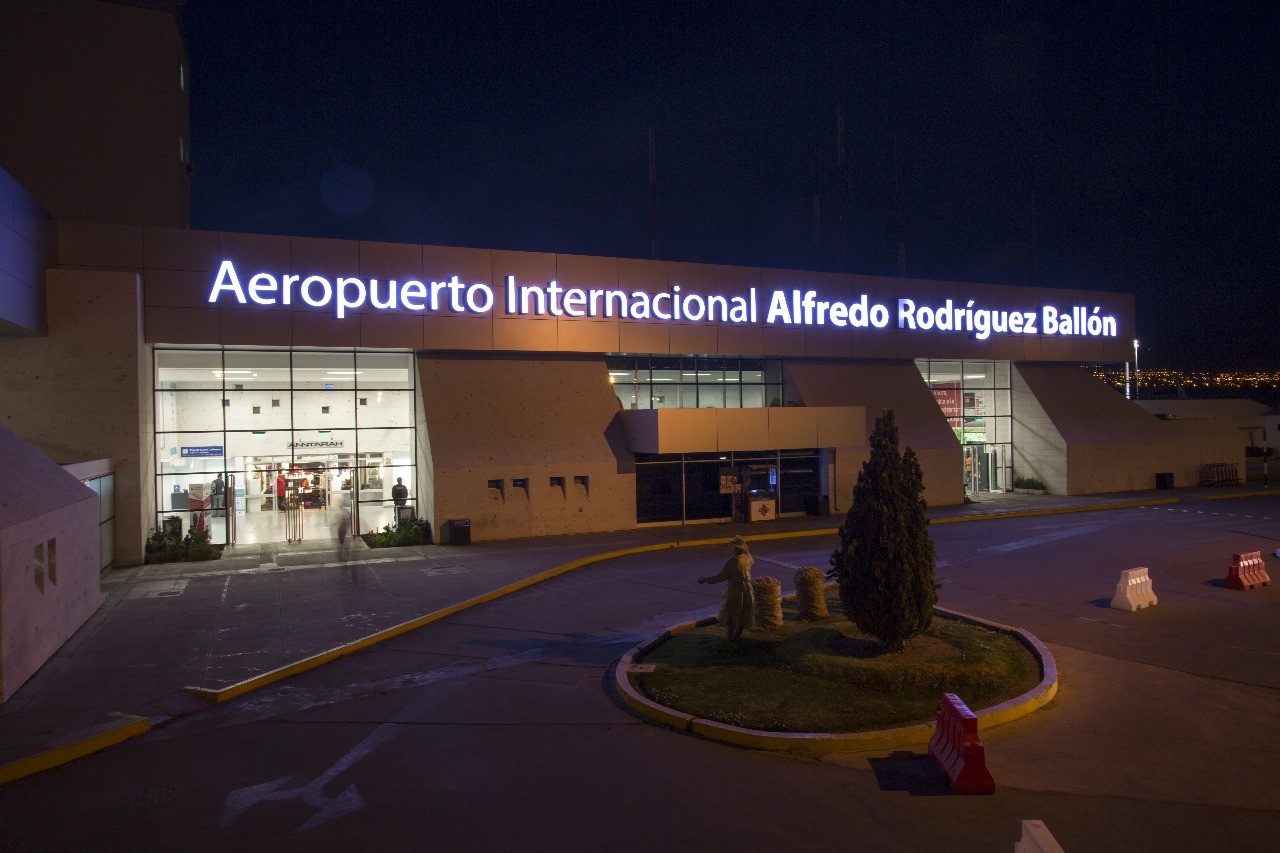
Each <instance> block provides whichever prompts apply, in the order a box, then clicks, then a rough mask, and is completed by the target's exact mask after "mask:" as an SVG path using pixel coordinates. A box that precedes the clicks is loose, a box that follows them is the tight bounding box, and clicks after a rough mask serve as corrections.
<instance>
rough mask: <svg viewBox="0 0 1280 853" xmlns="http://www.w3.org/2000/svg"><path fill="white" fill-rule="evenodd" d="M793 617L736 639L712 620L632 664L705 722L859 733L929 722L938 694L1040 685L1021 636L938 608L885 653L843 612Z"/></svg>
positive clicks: (643, 684)
mask: <svg viewBox="0 0 1280 853" xmlns="http://www.w3.org/2000/svg"><path fill="white" fill-rule="evenodd" d="M828 606H829V607H830V609H831V611H832V614H833V615H832V616H830V617H828V618H826V619H819V620H816V621H812V622H801V621H799V620H798V619H797V613H796V609H795V604H794V602H788V603H787V604H786V605H784V607H783V625H782V628H781V629H780V630H778V631H747V632H746V633H744V634H743V635H742V639H741V640H739V641H738V642H737V643H735V644H732V645H731V644H728V643H726V642H725V641H724V629H723V628H721V627H720V626H719V625H711V626H707V627H704V628H697V629H694V630H692V631H688V632H686V633H683V634H680V635H678V636H675V637H672V638H670V639H669V640H667V641H666V642H665V643H663V644H662V645H660V646H658V647H657V648H656V649H653V650H652V651H651V652H649V653H648V654H647V655H645V656H644V658H643V659H642V660H640V661H637V663H646V664H654V665H655V669H654V671H653V672H651V673H644V674H639V675H637V676H635V678H636V679H637V681H638V683H639V686H640V688H641V689H642V690H643V691H644V692H645V693H646V694H648V696H649V697H650V698H651V699H653V700H654V701H656V702H660V703H661V704H663V705H666V706H668V707H670V708H675V709H676V710H679V711H683V712H684V713H687V714H693V715H694V716H696V717H701V718H703V719H707V720H714V721H716V722H720V723H728V724H730V725H734V726H742V727H744V728H749V729H760V730H763V731H775V732H836V733H839V732H860V731H871V730H875V729H883V728H890V727H893V726H902V725H909V724H911V723H919V722H925V721H927V720H932V719H933V717H934V715H935V714H936V713H937V711H938V703H939V702H940V701H941V694H942V693H956V694H959V696H960V698H961V699H963V700H964V701H965V703H966V704H967V705H968V706H969V707H970V708H972V709H974V710H975V711H976V710H978V709H981V708H986V707H990V706H991V705H996V704H999V703H1000V702H1004V701H1006V700H1008V699H1012V698H1014V697H1015V696H1018V695H1020V694H1022V693H1025V692H1026V691H1028V690H1030V689H1031V688H1032V687H1034V686H1035V685H1036V684H1038V683H1039V681H1040V667H1039V664H1038V662H1037V661H1036V659H1035V657H1033V656H1032V655H1031V653H1030V652H1028V651H1027V649H1026V648H1025V647H1024V646H1023V645H1022V643H1020V642H1019V641H1018V640H1017V639H1016V638H1014V637H1011V636H1009V635H1008V634H1005V633H1003V632H1000V631H993V630H989V629H986V628H982V627H979V626H976V625H971V624H969V623H967V622H961V621H959V620H955V619H946V618H943V617H941V616H939V615H937V614H935V615H934V619H933V624H932V626H931V627H930V628H929V630H928V631H927V632H926V633H925V634H923V635H921V636H919V637H914V638H912V639H911V640H908V641H907V644H906V648H904V649H903V650H902V651H901V652H896V653H890V652H887V651H886V650H885V649H884V647H883V646H881V645H880V643H879V642H878V641H876V640H874V639H872V638H871V637H868V636H867V635H865V634H862V633H860V632H859V631H858V630H857V629H856V628H855V627H854V626H853V625H852V624H850V622H849V621H848V620H847V619H845V618H844V615H843V614H842V613H840V602H839V599H838V598H836V597H835V595H834V593H833V594H831V595H829V596H828Z"/></svg>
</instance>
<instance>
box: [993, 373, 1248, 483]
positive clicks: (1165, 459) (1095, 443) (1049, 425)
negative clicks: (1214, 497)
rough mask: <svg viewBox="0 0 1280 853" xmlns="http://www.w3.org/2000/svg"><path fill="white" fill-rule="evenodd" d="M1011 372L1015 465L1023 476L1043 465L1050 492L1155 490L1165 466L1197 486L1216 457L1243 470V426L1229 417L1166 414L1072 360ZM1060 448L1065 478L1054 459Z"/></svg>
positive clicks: (1176, 480)
mask: <svg viewBox="0 0 1280 853" xmlns="http://www.w3.org/2000/svg"><path fill="white" fill-rule="evenodd" d="M1013 373H1014V375H1013V386H1014V404H1013V405H1014V419H1015V420H1014V443H1015V448H1016V449H1015V470H1017V472H1018V474H1019V475H1020V476H1026V475H1028V474H1032V473H1035V471H1036V470H1037V465H1042V466H1044V467H1043V468H1040V469H1039V470H1043V471H1045V472H1046V473H1047V477H1046V476H1042V477H1041V479H1044V480H1045V483H1046V485H1049V487H1050V490H1051V491H1057V492H1059V493H1062V494H1068V495H1090V494H1100V493H1103V492H1120V491H1134V490H1142V489H1152V488H1155V475H1156V474H1157V473H1160V472H1170V473H1172V474H1173V482H1174V485H1175V486H1193V485H1195V484H1196V483H1198V482H1199V480H1200V466H1201V465H1204V464H1209V463H1214V462H1234V463H1236V464H1237V465H1238V466H1239V471H1240V473H1241V476H1243V474H1244V447H1243V445H1242V444H1241V442H1240V433H1239V430H1238V429H1237V428H1236V427H1235V425H1234V424H1232V423H1230V422H1228V421H1223V420H1218V419H1207V420H1186V421H1162V420H1160V419H1158V418H1156V417H1154V416H1152V415H1150V414H1148V413H1147V412H1146V411H1144V410H1143V409H1142V408H1141V407H1139V406H1137V405H1135V404H1134V403H1132V402H1131V401H1129V400H1126V399H1125V398H1124V397H1122V396H1121V395H1120V394H1118V393H1116V392H1115V391H1114V390H1112V389H1111V388H1108V387H1107V386H1106V385H1104V384H1102V383H1101V382H1099V381H1098V380H1096V379H1094V378H1093V376H1091V375H1090V374H1089V373H1088V372H1087V371H1085V370H1084V369H1083V368H1079V367H1074V366H1071V365H1061V364H1017V365H1014V372H1013ZM1028 396H1030V397H1034V399H1035V406H1032V405H1030V403H1029V401H1028V399H1027V397H1028ZM1037 407H1038V408H1037ZM1059 447H1061V448H1063V449H1065V455H1064V458H1065V460H1066V471H1065V478H1064V477H1062V476H1061V475H1060V473H1059V472H1058V470H1057V468H1055V467H1054V466H1053V464H1051V463H1052V456H1053V454H1054V453H1056V452H1058V448H1059ZM1020 455H1021V456H1022V458H1023V462H1022V464H1023V465H1024V466H1025V469H1024V468H1023V467H1019V456H1020ZM1037 476H1038V475H1037Z"/></svg>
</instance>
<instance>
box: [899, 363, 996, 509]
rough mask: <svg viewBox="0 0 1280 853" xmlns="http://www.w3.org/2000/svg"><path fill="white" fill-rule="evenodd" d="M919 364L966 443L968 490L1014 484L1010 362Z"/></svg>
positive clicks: (955, 429)
mask: <svg viewBox="0 0 1280 853" xmlns="http://www.w3.org/2000/svg"><path fill="white" fill-rule="evenodd" d="M916 367H918V368H919V369H920V375H921V376H923V377H924V381H925V382H926V383H927V384H928V386H929V390H930V392H932V394H933V399H934V400H935V401H936V402H937V403H938V406H939V408H941V409H942V413H943V414H944V415H946V418H947V423H948V424H950V425H951V429H952V430H953V431H954V432H955V434H956V438H957V439H958V440H959V441H960V445H961V446H962V447H963V448H964V481H965V493H966V494H969V495H976V494H979V493H982V492H1003V491H1007V490H1009V489H1011V488H1013V469H1012V466H1013V409H1012V405H1011V398H1012V395H1011V393H1010V390H1009V362H1007V361H989V360H964V361H944V360H929V359H917V361H916Z"/></svg>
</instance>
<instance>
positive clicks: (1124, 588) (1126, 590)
mask: <svg viewBox="0 0 1280 853" xmlns="http://www.w3.org/2000/svg"><path fill="white" fill-rule="evenodd" d="M1155 603H1156V594H1155V591H1154V590H1153V589H1152V588H1151V578H1149V577H1148V576H1147V570H1146V568H1145V567H1144V568H1139V569H1125V570H1124V571H1122V572H1120V583H1118V584H1116V594H1115V597H1113V598H1112V599H1111V606H1112V607H1113V608H1115V609H1116V610H1141V609H1142V608H1144V607H1151V606H1152V605H1154V604H1155Z"/></svg>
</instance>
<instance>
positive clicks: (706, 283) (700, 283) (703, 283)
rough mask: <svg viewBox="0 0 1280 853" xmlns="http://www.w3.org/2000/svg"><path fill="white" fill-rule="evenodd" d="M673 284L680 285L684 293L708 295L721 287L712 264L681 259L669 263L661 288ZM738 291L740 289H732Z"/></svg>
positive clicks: (664, 288) (663, 288)
mask: <svg viewBox="0 0 1280 853" xmlns="http://www.w3.org/2000/svg"><path fill="white" fill-rule="evenodd" d="M672 284H678V285H680V290H681V292H683V293H699V294H702V295H703V296H706V295H707V294H710V293H715V292H716V291H717V289H718V287H719V284H718V282H717V277H716V268H715V267H714V266H712V265H711V264H690V263H683V262H681V261H669V262H668V263H667V281H666V282H664V283H663V284H662V286H661V287H660V288H659V289H660V290H666V289H668V288H669V287H670V286H671V285H672ZM732 292H733V293H735V294H736V293H738V292H739V291H736V290H735V291H732Z"/></svg>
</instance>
